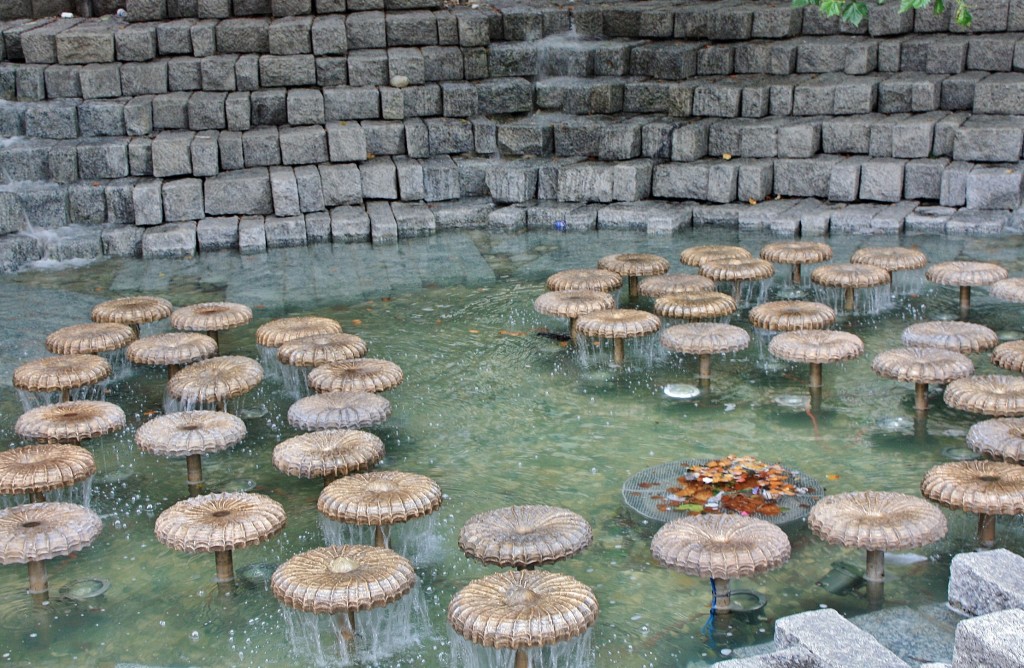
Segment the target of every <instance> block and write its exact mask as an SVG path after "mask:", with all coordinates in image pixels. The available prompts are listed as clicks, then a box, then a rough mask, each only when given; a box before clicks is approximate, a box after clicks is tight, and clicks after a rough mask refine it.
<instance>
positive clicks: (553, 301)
mask: <svg viewBox="0 0 1024 668" xmlns="http://www.w3.org/2000/svg"><path fill="white" fill-rule="evenodd" d="M610 308H615V297H613V296H612V295H610V294H609V293H607V292H601V291H600V290H552V291H550V292H545V293H544V294H542V295H541V296H539V297H537V298H536V299H535V300H533V310H534V311H537V313H542V314H544V315H550V316H554V317H556V318H568V319H569V338H570V339H575V338H576V318H578V317H580V316H581V315H586V314H587V313H593V312H594V311H603V310H606V309H610Z"/></svg>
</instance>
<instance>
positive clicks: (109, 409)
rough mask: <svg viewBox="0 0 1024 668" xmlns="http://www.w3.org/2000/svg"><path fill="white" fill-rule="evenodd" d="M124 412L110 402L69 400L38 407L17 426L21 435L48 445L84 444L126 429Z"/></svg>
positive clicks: (26, 414) (17, 431) (17, 432)
mask: <svg viewBox="0 0 1024 668" xmlns="http://www.w3.org/2000/svg"><path fill="white" fill-rule="evenodd" d="M126 423H127V420H126V418H125V414H124V411H123V410H121V407H120V406H118V405H117V404H112V403H110V402H109V401H65V402H62V403H59V404H50V405H49V406H38V407H36V408H33V409H32V410H29V411H26V412H24V413H22V414H21V416H20V417H19V418H18V420H17V422H15V423H14V432H15V433H16V434H18V436H20V437H22V438H24V439H28V440H33V441H39V442H45V443H80V442H82V441H84V440H86V439H89V438H99V437H100V436H103V435H105V434H109V433H111V432H113V431H118V430H120V429H124V427H125V424H126Z"/></svg>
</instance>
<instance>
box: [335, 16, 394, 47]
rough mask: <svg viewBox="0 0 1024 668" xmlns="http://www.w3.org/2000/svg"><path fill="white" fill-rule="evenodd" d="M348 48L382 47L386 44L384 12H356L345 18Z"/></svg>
mask: <svg viewBox="0 0 1024 668" xmlns="http://www.w3.org/2000/svg"><path fill="white" fill-rule="evenodd" d="M345 33H346V35H347V37H348V48H349V49H350V50H352V49H383V48H386V47H387V46H388V40H387V33H386V31H385V27H384V12H376V11H373V12H356V13H354V14H349V15H348V17H347V18H346V19H345Z"/></svg>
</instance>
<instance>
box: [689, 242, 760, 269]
mask: <svg viewBox="0 0 1024 668" xmlns="http://www.w3.org/2000/svg"><path fill="white" fill-rule="evenodd" d="M749 257H753V256H752V255H751V254H750V251H748V250H747V249H746V248H742V247H740V246H691V247H690V248H686V249H684V250H683V252H682V253H680V254H679V261H680V262H682V263H683V264H685V265H686V266H688V267H699V266H701V265H702V264H704V263H705V262H714V261H716V260H731V259H741V258H749Z"/></svg>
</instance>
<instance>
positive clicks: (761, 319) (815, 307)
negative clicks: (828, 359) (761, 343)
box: [748, 299, 836, 332]
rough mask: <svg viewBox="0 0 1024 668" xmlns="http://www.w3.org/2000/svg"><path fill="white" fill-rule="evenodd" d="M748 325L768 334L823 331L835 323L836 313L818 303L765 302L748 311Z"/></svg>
mask: <svg viewBox="0 0 1024 668" xmlns="http://www.w3.org/2000/svg"><path fill="white" fill-rule="evenodd" d="M748 317H749V319H750V324H752V325H753V326H754V327H757V328H758V329H763V330H766V331H769V332H795V331H797V330H800V329H825V328H826V327H828V326H830V325H831V324H832V323H834V322H835V321H836V312H835V311H833V310H832V308H831V307H829V306H826V305H825V304H819V303H818V302H806V301H799V300H795V299H793V300H784V301H778V302H765V303H764V304H758V305H757V306H755V307H754V308H752V309H750V314H749V316H748Z"/></svg>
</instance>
